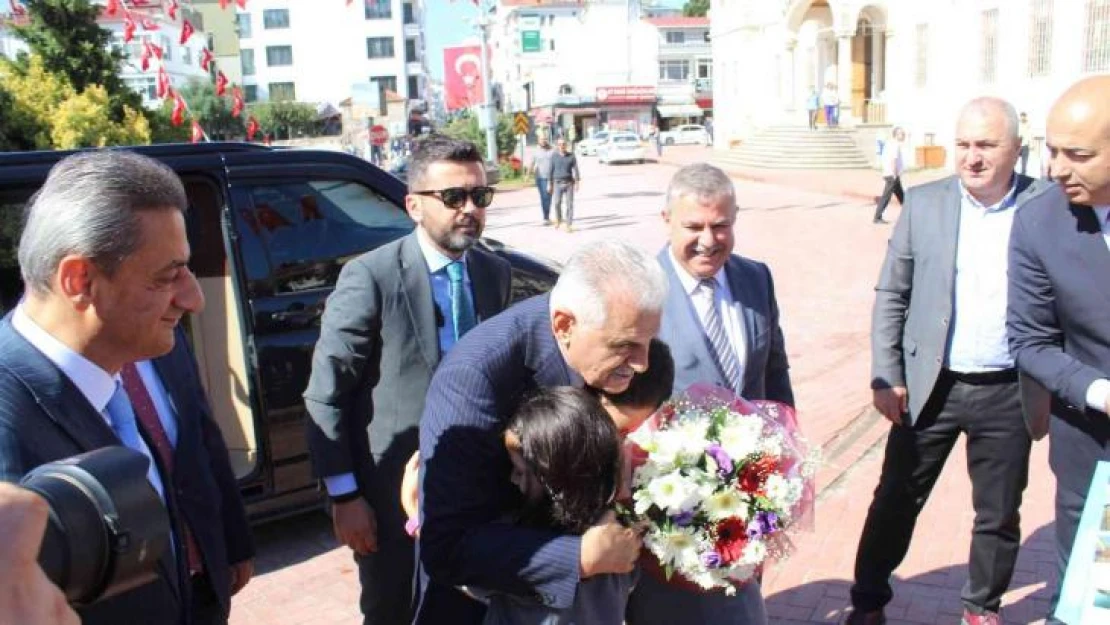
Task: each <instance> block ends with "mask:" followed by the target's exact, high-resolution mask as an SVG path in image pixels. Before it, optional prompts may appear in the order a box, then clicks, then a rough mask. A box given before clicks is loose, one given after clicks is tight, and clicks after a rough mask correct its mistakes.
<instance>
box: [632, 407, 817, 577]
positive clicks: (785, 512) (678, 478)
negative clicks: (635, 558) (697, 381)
mask: <svg viewBox="0 0 1110 625" xmlns="http://www.w3.org/2000/svg"><path fill="white" fill-rule="evenodd" d="M628 439H629V441H631V443H633V445H634V446H635V447H634V448H633V449H634V454H633V467H634V469H633V475H632V504H633V509H632V512H631V516H632V519H630V520H633V521H635V522H639V523H641V524H642V525H646V527H647V533H646V535H645V536H644V546H645V547H646V548H647V549H648V551H650V553H651V554H652V555H653V556H655V558H656V559H657V560H658V563H659V565H660V568H661V569H662V570H663V572H664V573H665V575H666V577H667V579H668V580H669V579H671V578H672V576H674V575H676V574H677V575H678V576H680V577H681V578H682V579H684V580H686V581H688V582H689V583H692V584H694V585H696V586H697V587H699V588H701V589H704V590H707V591H708V590H716V589H722V590H724V592H726V593H727V594H734V593H735V592H736V588H737V587H738V586H740V585H742V584H744V583H745V582H747V581H749V580H751V579H752V578H753V577H754V576H755V575H756V573H757V572H758V571H759V569H760V567H761V565H762V564H763V563H764V562H765V561H767V560H768V559H769V558H775V559H779V558H782V557H784V556H785V555H787V554H788V553H789V551H790V549H791V544H790V541H789V540H788V539H787V537H786V531H787V530H788V529H796V528H797V527H798V526H799V523H800V522H801V521H803V520H808V519H809V517H810V515H809V513H810V512H811V511H812V503H813V480H812V477H813V474H814V472H815V470H816V465H817V463H816V457H815V456H814V455H812V454H811V453H810V452H809V451H808V447H807V445H806V444H805V441H804V440H803V439H802V437H801V435H800V434H799V432H798V427H797V424H796V422H795V420H794V413H793V410H792V409H791V408H790V407H788V406H785V405H783V404H779V403H777V402H749V401H746V400H744V399H741V398H739V397H736V396H735V395H733V394H732V393H730V392H728V391H726V390H724V389H720V388H717V387H708V386H695V387H691V389H689V390H688V391H687V392H686V393H685V394H683V395H682V396H680V397H678V398H676V399H673V400H671V402H669V403H668V404H667V405H665V406H664V407H663V409H662V410H661V411H660V412H659V413H658V414H657V415H656V416H655V417H653V419H652V420H650V421H648V422H647V423H646V424H645V426H644V427H641V428H640V429H639V430H637V431H636V432H634V433H632V434H631V435H629V437H628ZM626 514H627V511H626Z"/></svg>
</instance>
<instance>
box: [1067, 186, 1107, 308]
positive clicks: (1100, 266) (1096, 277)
mask: <svg viewBox="0 0 1110 625" xmlns="http://www.w3.org/2000/svg"><path fill="white" fill-rule="evenodd" d="M1068 210H1069V211H1071V214H1072V215H1073V216H1074V217H1075V236H1076V239H1077V240H1078V241H1077V244H1076V252H1077V253H1078V254H1079V257H1080V258H1081V259H1082V260H1083V264H1084V265H1085V266H1086V267H1087V271H1086V272H1084V273H1086V274H1087V278H1088V279H1089V280H1091V282H1092V285H1093V286H1094V291H1096V292H1099V293H1102V295H1103V296H1104V297H1107V298H1110V249H1107V247H1106V239H1105V238H1103V236H1102V224H1100V223H1099V222H1098V213H1096V212H1095V210H1094V209H1093V208H1090V207H1087V206H1076V205H1074V204H1073V205H1071V206H1069V207H1068Z"/></svg>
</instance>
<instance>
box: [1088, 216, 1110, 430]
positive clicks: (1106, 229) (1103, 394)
mask: <svg viewBox="0 0 1110 625" xmlns="http://www.w3.org/2000/svg"><path fill="white" fill-rule="evenodd" d="M1094 211H1095V215H1097V216H1098V223H1099V225H1100V226H1102V240H1103V241H1106V248H1107V249H1108V250H1110V223H1107V220H1108V219H1110V205H1107V206H1096V207H1095V208H1094ZM1107 399H1110V379H1106V378H1103V379H1101V380H1095V381H1094V382H1091V385H1090V386H1088V387H1087V406H1089V407H1090V408H1092V409H1094V410H1103V411H1104V410H1106V400H1107Z"/></svg>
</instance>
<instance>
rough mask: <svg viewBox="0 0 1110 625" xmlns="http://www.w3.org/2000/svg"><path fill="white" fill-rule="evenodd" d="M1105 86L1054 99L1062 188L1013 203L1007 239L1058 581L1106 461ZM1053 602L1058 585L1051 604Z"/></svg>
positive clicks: (1109, 121)
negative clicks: (1044, 461) (1043, 425)
mask: <svg viewBox="0 0 1110 625" xmlns="http://www.w3.org/2000/svg"><path fill="white" fill-rule="evenodd" d="M1108 93H1110V76H1095V77H1091V78H1087V79H1085V80H1082V81H1080V82H1078V83H1076V84H1075V85H1073V86H1072V87H1071V88H1069V89H1068V90H1067V91H1066V92H1065V93H1064V95H1062V96H1061V97H1060V99H1059V100H1057V101H1056V103H1055V104H1054V105H1053V107H1052V109H1051V111H1050V113H1049V116H1048V137H1047V143H1048V151H1049V154H1050V156H1051V161H1050V163H1049V168H1050V171H1051V174H1052V177H1053V179H1055V180H1056V182H1058V183H1059V184H1060V187H1062V189H1063V193H1060V197H1059V201H1058V202H1057V204H1056V205H1055V206H1051V207H1044V208H1041V207H1029V210H1019V211H1018V213H1017V216H1016V217H1015V221H1014V228H1013V233H1012V236H1011V240H1010V269H1009V279H1010V294H1009V317H1008V320H1007V324H1008V325H1007V327H1008V331H1009V335H1010V348H1011V350H1012V351H1013V353H1014V358H1015V359H1016V360H1017V365H1018V367H1019V368H1021V370H1022V371H1024V372H1025V373H1027V374H1029V375H1030V376H1032V377H1033V378H1034V379H1035V380H1037V381H1038V382H1040V383H1041V384H1043V385H1044V386H1045V387H1047V388H1048V390H1049V391H1051V393H1052V410H1051V412H1052V418H1051V419H1050V421H1049V424H1048V427H1049V430H1048V431H1049V464H1050V466H1051V467H1052V472H1053V473H1054V474H1055V475H1056V540H1057V549H1058V560H1059V564H1060V579H1061V580H1062V579H1063V573H1064V570H1065V569H1066V568H1067V562H1068V557H1069V555H1070V553H1071V548H1072V543H1073V542H1074V541H1075V534H1076V530H1077V529H1078V525H1079V517H1080V515H1081V513H1082V510H1083V504H1084V502H1085V500H1086V497H1087V489H1088V488H1089V487H1090V485H1091V477H1092V475H1093V474H1094V470H1095V466H1096V464H1097V463H1098V462H1099V461H1106V460H1110V419H1108V415H1110V312H1108V311H1110V250H1108V249H1107V246H1108V245H1110V224H1108V223H1107V219H1108V217H1110V99H1108V98H1107V94H1108ZM1065 195H1066V197H1065ZM1069 202H1070V205H1069ZM1058 600H1059V589H1057V591H1056V593H1055V594H1054V597H1053V602H1052V603H1053V609H1055V605H1056V603H1057V601H1058ZM1049 622H1053V619H1052V618H1051V617H1050V621H1049ZM1055 622H1060V621H1055Z"/></svg>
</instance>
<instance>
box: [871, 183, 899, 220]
mask: <svg viewBox="0 0 1110 625" xmlns="http://www.w3.org/2000/svg"><path fill="white" fill-rule="evenodd" d="M883 180H884V181H886V184H884V185H883V194H882V195H881V196H879V203H878V204H876V205H875V221H878V220H880V219H882V218H883V211H885V210H886V207H887V204H890V196H892V195H893V196H895V197H897V198H898V203H899V204H902V203H904V202H905V199H904V198H905V197H906V193H905V191H903V190H902V178H901V177H899V176H883Z"/></svg>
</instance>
